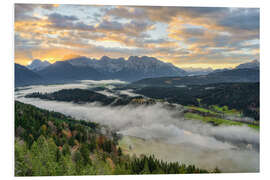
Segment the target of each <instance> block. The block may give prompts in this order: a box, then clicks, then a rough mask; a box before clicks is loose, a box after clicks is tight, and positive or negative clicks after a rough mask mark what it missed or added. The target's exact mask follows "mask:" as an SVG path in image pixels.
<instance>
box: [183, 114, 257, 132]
mask: <svg viewBox="0 0 270 180" xmlns="http://www.w3.org/2000/svg"><path fill="white" fill-rule="evenodd" d="M185 118H187V119H195V120H201V121H203V122H206V123H211V124H214V125H217V126H218V125H221V124H222V125H228V126H242V125H243V124H244V123H241V122H235V121H230V120H226V119H222V118H216V117H208V116H201V115H199V114H195V113H185ZM249 127H251V128H256V129H258V126H256V125H250V126H249Z"/></svg>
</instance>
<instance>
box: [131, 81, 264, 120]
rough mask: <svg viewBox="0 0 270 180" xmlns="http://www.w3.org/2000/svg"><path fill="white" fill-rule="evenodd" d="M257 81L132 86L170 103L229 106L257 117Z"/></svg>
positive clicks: (147, 94)
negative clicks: (173, 85)
mask: <svg viewBox="0 0 270 180" xmlns="http://www.w3.org/2000/svg"><path fill="white" fill-rule="evenodd" d="M259 85H260V84H259V83H218V84H208V85H188V86H181V87H154V86H146V87H141V88H135V93H138V94H142V95H145V96H147V97H150V98H154V99H163V100H166V101H168V102H170V103H178V104H182V105H194V106H202V107H206V108H208V107H209V106H212V105H218V106H228V108H229V109H236V110H239V111H241V112H242V113H243V115H245V116H248V117H253V118H254V119H256V120H259V106H260V102H259V101H260V98H259V93H260V89H259Z"/></svg>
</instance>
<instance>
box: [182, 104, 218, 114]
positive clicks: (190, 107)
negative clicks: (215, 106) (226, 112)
mask: <svg viewBox="0 0 270 180" xmlns="http://www.w3.org/2000/svg"><path fill="white" fill-rule="evenodd" d="M185 108H187V109H192V110H196V111H200V112H203V113H209V114H212V115H219V113H217V112H214V111H212V110H209V109H206V108H202V107H197V106H185Z"/></svg>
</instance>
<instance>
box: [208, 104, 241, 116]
mask: <svg viewBox="0 0 270 180" xmlns="http://www.w3.org/2000/svg"><path fill="white" fill-rule="evenodd" d="M210 108H211V109H213V110H214V111H217V112H220V113H223V114H227V115H235V116H241V112H239V111H237V110H236V109H229V108H228V106H222V107H219V106H217V105H211V106H210Z"/></svg>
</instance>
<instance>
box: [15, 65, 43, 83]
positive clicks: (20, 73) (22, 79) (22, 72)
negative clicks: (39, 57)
mask: <svg viewBox="0 0 270 180" xmlns="http://www.w3.org/2000/svg"><path fill="white" fill-rule="evenodd" d="M42 81H43V78H42V77H41V76H40V75H38V74H37V73H35V72H33V71H31V70H29V69H28V68H26V67H25V66H22V65H20V64H15V87H17V86H25V85H31V84H39V83H41V82H42Z"/></svg>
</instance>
